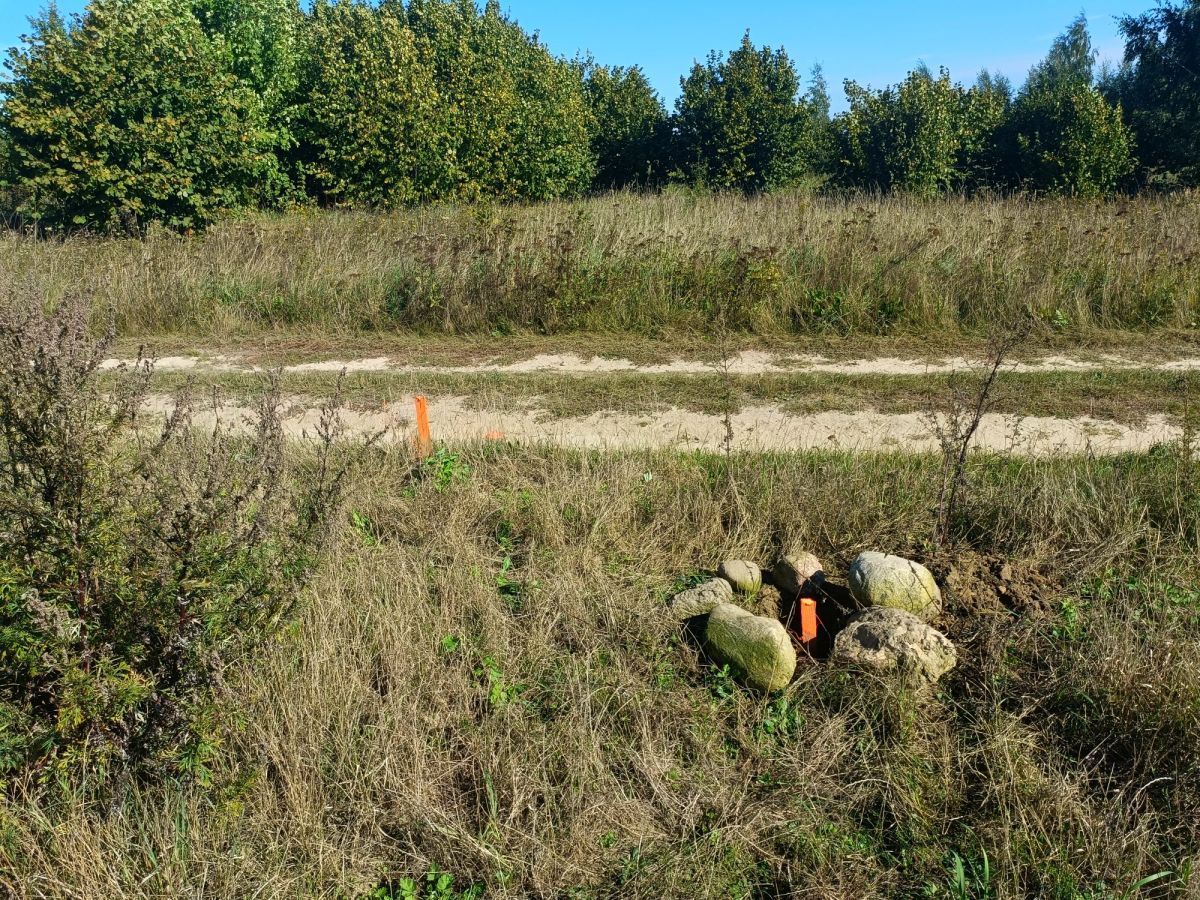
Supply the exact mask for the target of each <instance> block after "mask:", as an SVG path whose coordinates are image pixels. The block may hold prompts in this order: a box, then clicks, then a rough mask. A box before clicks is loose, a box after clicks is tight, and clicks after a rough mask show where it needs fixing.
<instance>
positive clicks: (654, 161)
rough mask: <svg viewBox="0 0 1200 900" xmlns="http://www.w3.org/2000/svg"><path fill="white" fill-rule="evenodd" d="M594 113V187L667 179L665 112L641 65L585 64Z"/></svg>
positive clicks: (646, 183) (647, 183)
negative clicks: (622, 66)
mask: <svg viewBox="0 0 1200 900" xmlns="http://www.w3.org/2000/svg"><path fill="white" fill-rule="evenodd" d="M581 67H582V74H583V84H584V94H585V96H586V97H587V102H588V111H589V113H590V114H591V146H592V156H593V157H594V158H595V160H596V177H595V185H596V187H598V188H601V189H611V188H621V187H647V186H651V185H655V184H658V183H660V182H661V181H662V179H663V177H664V175H665V171H664V169H665V162H666V158H667V152H668V143H669V140H670V133H669V127H670V126H669V123H668V120H667V112H666V109H665V108H664V107H663V104H662V101H661V100H660V99H659V98H658V94H656V93H655V92H654V88H652V87H651V86H650V82H649V81H648V80H647V79H646V74H645V73H644V72H643V71H642V70H641V69H640V68H638V67H637V66H633V67H631V68H628V69H626V68H621V67H620V66H617V67H609V66H600V65H596V63H595V62H594V61H592V60H590V59H589V60H587V61H585V62H584V63H582V66H581Z"/></svg>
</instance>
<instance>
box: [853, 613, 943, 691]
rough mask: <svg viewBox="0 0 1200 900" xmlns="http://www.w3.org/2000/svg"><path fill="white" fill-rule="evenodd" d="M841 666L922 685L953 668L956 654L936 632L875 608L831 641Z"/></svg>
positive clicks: (907, 617)
mask: <svg viewBox="0 0 1200 900" xmlns="http://www.w3.org/2000/svg"><path fill="white" fill-rule="evenodd" d="M833 657H834V659H835V660H838V661H840V662H842V663H847V664H850V665H856V666H862V667H865V668H868V669H872V670H874V671H877V672H887V673H895V674H896V675H898V676H899V677H901V678H902V679H903V680H905V681H906V682H907V683H908V684H910V685H913V686H917V687H920V686H926V685H931V684H933V683H935V682H936V681H937V680H938V679H939V678H941V677H942V676H943V675H945V674H946V673H947V672H949V671H950V670H951V669H953V668H954V666H955V664H956V663H957V662H958V652H957V651H956V650H955V649H954V644H952V643H951V642H950V639H949V638H947V637H946V636H945V635H944V634H942V633H941V632H940V631H935V630H934V629H932V628H930V627H929V626H928V625H926V624H925V623H924V622H922V621H921V620H920V619H918V618H917V617H916V616H914V615H912V614H911V613H907V612H904V611H903V610H899V609H887V608H884V607H876V608H874V609H868V610H864V611H863V612H861V613H859V614H858V615H856V616H855V617H854V618H852V619H851V620H850V621H849V622H848V623H847V624H846V627H845V628H843V629H842V630H841V631H840V632H839V633H838V636H837V638H836V639H835V640H834V642H833Z"/></svg>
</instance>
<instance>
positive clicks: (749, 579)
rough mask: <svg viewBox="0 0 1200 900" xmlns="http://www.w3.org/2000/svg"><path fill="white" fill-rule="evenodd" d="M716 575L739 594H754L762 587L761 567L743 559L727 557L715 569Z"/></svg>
mask: <svg viewBox="0 0 1200 900" xmlns="http://www.w3.org/2000/svg"><path fill="white" fill-rule="evenodd" d="M717 575H719V576H720V577H721V578H724V579H725V580H726V581H728V582H729V584H730V586H731V587H732V588H733V589H734V590H735V591H737V592H738V593H739V594H756V593H758V590H759V588H761V587H762V581H763V576H762V569H760V568H759V567H758V564H757V563H752V562H749V561H747V560H744V559H727V560H725V562H723V563H721V567H720V568H719V569H717Z"/></svg>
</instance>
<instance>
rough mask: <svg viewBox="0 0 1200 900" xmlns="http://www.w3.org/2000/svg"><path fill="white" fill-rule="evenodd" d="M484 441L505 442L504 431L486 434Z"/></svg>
mask: <svg viewBox="0 0 1200 900" xmlns="http://www.w3.org/2000/svg"><path fill="white" fill-rule="evenodd" d="M483 439H484V440H485V441H502V440H504V432H503V431H489V432H488V433H487V434H485V435H484V436H483Z"/></svg>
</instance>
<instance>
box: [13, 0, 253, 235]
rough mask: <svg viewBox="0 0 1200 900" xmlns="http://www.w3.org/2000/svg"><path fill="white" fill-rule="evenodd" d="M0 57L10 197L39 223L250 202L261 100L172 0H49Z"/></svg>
mask: <svg viewBox="0 0 1200 900" xmlns="http://www.w3.org/2000/svg"><path fill="white" fill-rule="evenodd" d="M9 68H10V69H11V70H12V71H11V75H12V77H11V79H10V80H8V81H6V82H5V83H4V84H3V85H2V86H0V90H2V91H3V94H4V96H5V103H4V105H3V109H2V112H0V128H2V129H3V130H4V131H6V132H7V133H8V135H9V138H10V140H11V142H12V168H13V177H14V179H15V180H16V181H17V182H18V183H19V184H20V185H21V187H22V189H23V190H24V191H25V192H27V195H28V196H26V197H24V198H23V199H22V202H21V205H20V207H19V210H18V211H19V212H20V213H21V214H22V216H23V217H25V218H26V219H28V220H32V221H35V222H38V223H41V225H42V226H43V227H45V228H47V229H52V230H57V231H62V230H74V229H112V228H114V227H119V228H121V229H123V230H126V231H134V230H137V229H139V228H140V227H144V225H146V224H147V223H149V222H162V223H164V224H166V225H168V226H170V227H173V228H178V229H188V228H197V227H201V226H203V225H204V224H206V223H207V222H210V221H212V219H213V218H214V217H215V216H217V215H218V214H219V213H220V212H222V211H224V210H229V209H236V208H239V207H243V206H246V205H248V204H249V203H250V202H251V200H252V199H253V197H254V193H255V190H256V185H257V183H258V181H259V179H260V177H261V176H262V175H263V173H264V172H265V171H266V170H268V169H269V168H270V165H271V162H272V157H271V156H270V154H269V152H268V149H269V143H270V136H269V134H268V131H267V129H266V127H265V121H264V117H263V111H262V106H261V103H260V101H259V100H258V99H257V97H256V96H255V94H254V93H253V92H252V91H251V90H249V89H248V88H246V87H244V86H242V85H241V84H239V82H238V80H237V78H236V77H234V75H233V74H232V73H230V72H229V71H228V69H227V58H226V56H225V53H224V51H223V49H222V48H221V47H220V46H218V45H217V44H214V43H213V42H212V41H211V40H209V38H207V37H206V36H205V34H204V32H203V31H202V30H201V28H200V25H199V23H198V22H197V20H196V18H195V17H194V16H193V15H192V13H191V12H190V11H189V10H188V9H187V8H186V7H184V6H181V5H180V4H179V3H176V2H174V0H94V2H92V3H91V4H89V6H88V8H87V11H86V12H85V13H84V14H83V15H82V16H81V17H77V18H76V19H75V20H73V21H71V22H68V21H66V20H64V19H62V18H60V17H59V16H58V15H57V14H56V13H55V12H53V10H52V11H51V12H49V13H48V14H47V15H46V16H45V17H44V18H42V19H40V20H38V21H36V22H35V23H34V30H33V35H32V37H30V38H29V39H28V41H27V44H26V46H25V48H24V49H21V50H18V51H15V52H14V53H13V54H12V55H11V57H10V60H9Z"/></svg>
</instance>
